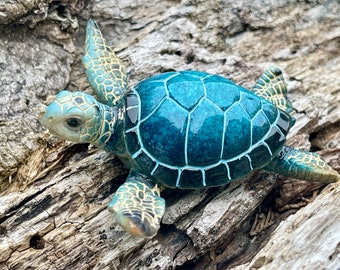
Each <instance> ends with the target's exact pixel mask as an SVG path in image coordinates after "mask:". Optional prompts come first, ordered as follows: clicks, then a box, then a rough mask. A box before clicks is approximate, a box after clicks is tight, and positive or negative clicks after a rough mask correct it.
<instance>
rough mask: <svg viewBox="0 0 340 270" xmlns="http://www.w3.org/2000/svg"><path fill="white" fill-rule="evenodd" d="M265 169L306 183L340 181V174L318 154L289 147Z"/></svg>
mask: <svg viewBox="0 0 340 270" xmlns="http://www.w3.org/2000/svg"><path fill="white" fill-rule="evenodd" d="M263 169H265V170H268V171H272V172H276V173H279V174H280V175H283V176H287V177H292V178H297V179H301V180H305V181H318V182H323V183H333V182H337V181H339V180H340V175H339V174H338V172H337V171H335V170H334V169H333V168H332V167H330V166H329V165H328V164H327V163H326V162H325V161H324V160H322V158H321V157H320V156H319V155H318V154H316V153H311V152H307V151H302V150H297V149H294V148H291V147H287V146H285V147H284V148H283V149H282V150H281V152H280V153H279V154H278V155H277V156H276V157H275V158H274V159H273V160H272V161H271V162H270V163H269V164H268V165H267V166H265V167H264V168H263Z"/></svg>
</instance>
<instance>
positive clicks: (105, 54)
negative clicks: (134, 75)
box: [82, 20, 127, 106]
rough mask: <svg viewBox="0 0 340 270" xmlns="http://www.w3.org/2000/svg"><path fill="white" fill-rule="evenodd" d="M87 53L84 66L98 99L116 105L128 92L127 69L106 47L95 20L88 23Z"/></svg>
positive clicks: (83, 60) (84, 57)
mask: <svg viewBox="0 0 340 270" xmlns="http://www.w3.org/2000/svg"><path fill="white" fill-rule="evenodd" d="M85 52H86V54H85V55H84V56H83V59H82V62H83V66H84V68H85V73H86V76H87V79H88V81H89V83H90V85H91V87H92V89H93V91H94V92H95V94H96V96H97V98H98V99H99V100H100V101H101V102H103V103H105V104H107V105H109V106H113V105H116V104H117V102H118V100H120V99H121V98H122V97H123V94H124V93H125V92H126V90H127V75H126V68H125V66H124V64H123V62H122V61H121V60H120V59H119V58H118V57H117V56H116V54H115V53H114V51H113V50H112V49H111V48H110V47H109V46H107V45H106V43H105V40H104V38H103V36H102V33H101V32H100V30H99V28H98V26H97V24H96V22H95V21H93V20H89V22H88V23H87V27H86V41H85Z"/></svg>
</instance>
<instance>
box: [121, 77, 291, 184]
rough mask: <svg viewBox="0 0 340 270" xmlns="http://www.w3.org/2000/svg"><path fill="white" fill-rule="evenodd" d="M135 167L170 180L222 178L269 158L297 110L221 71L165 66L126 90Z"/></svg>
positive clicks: (128, 139)
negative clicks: (277, 104) (167, 68)
mask: <svg viewBox="0 0 340 270" xmlns="http://www.w3.org/2000/svg"><path fill="white" fill-rule="evenodd" d="M125 98H126V127H125V128H126V130H125V141H126V146H127V151H128V152H129V154H130V155H131V158H132V162H131V164H133V165H132V167H134V168H133V169H135V170H137V171H139V172H141V173H143V174H145V175H147V176H148V177H150V178H151V179H152V180H153V181H154V182H156V183H159V184H161V185H164V186H167V187H178V188H201V187H207V186H219V185H223V184H226V183H227V182H229V181H231V180H233V179H237V178H240V177H243V176H245V175H247V174H248V173H249V172H250V171H252V170H254V169H258V168H261V167H263V166H265V165H266V164H268V163H269V162H270V161H271V159H272V158H273V157H274V156H275V155H276V154H277V153H278V151H279V150H280V149H281V148H282V147H283V145H284V143H285V140H286V134H287V133H288V131H289V129H290V127H291V121H292V120H291V117H290V116H289V115H288V114H287V113H286V112H284V111H281V110H279V109H278V108H277V107H275V106H274V105H273V104H272V103H270V102H269V101H267V100H265V99H263V98H260V97H259V96H257V95H255V94H254V93H252V92H250V91H248V90H247V89H245V88H243V87H241V86H239V85H236V84H235V83H234V82H232V81H230V80H228V79H225V78H223V77H221V76H218V75H211V74H207V73H203V72H198V71H182V72H168V73H163V74H160V75H157V76H154V77H151V78H148V79H146V80H144V81H141V82H140V83H139V84H137V85H136V86H135V87H133V88H132V89H131V90H130V91H129V92H128V93H127V95H126V97H125Z"/></svg>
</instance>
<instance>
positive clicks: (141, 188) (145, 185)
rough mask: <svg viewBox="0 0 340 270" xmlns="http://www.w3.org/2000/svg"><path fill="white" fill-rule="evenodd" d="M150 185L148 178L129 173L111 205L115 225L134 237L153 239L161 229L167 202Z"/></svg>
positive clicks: (155, 186) (155, 187)
mask: <svg viewBox="0 0 340 270" xmlns="http://www.w3.org/2000/svg"><path fill="white" fill-rule="evenodd" d="M151 186H152V184H151V183H150V181H149V180H148V179H147V178H146V177H145V176H143V175H141V174H135V173H133V172H130V174H129V176H128V178H127V181H126V182H125V183H124V184H123V185H121V186H120V187H119V188H118V190H117V191H116V194H115V195H114V197H113V199H112V201H111V202H110V203H109V205H108V209H109V211H110V212H112V213H113V214H114V216H115V218H116V222H117V223H118V224H119V225H120V226H121V227H123V229H124V230H125V231H127V232H129V233H130V234H132V235H135V236H139V237H151V236H153V235H155V234H156V233H157V231H158V229H159V226H160V221H161V219H162V217H163V215H164V212H165V201H164V199H163V198H161V197H160V196H159V189H158V188H157V185H153V187H151Z"/></svg>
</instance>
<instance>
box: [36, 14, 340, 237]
mask: <svg viewBox="0 0 340 270" xmlns="http://www.w3.org/2000/svg"><path fill="white" fill-rule="evenodd" d="M85 49H86V55H85V56H84V57H83V65H84V68H85V72H86V76H87V78H88V80H89V83H90V85H91V87H92V89H93V91H94V92H95V94H96V96H97V98H98V100H99V101H100V102H98V101H97V100H96V99H95V98H94V97H93V96H91V95H88V94H85V93H82V92H69V91H65V90H64V91H61V92H60V93H59V94H58V95H57V96H56V100H55V101H54V102H53V103H51V104H50V105H49V106H48V108H47V110H46V113H45V115H44V116H43V118H42V124H43V125H44V126H45V127H47V128H48V129H49V130H50V132H51V133H52V134H55V135H57V136H58V137H61V138H63V139H65V140H69V141H73V142H78V143H91V144H93V145H95V146H98V147H100V148H102V149H104V150H106V151H108V152H111V153H113V154H115V155H117V156H118V157H119V158H120V160H121V161H122V162H123V163H124V164H125V165H126V166H127V167H128V168H129V169H130V173H129V175H128V177H127V180H126V182H125V183H124V184H122V185H121V186H120V187H119V188H118V190H117V192H116V193H115V195H114V197H113V199H112V201H111V202H110V204H109V205H108V209H109V210H110V211H111V212H112V213H113V214H114V216H115V218H116V222H117V223H118V224H120V225H121V226H122V227H123V228H124V229H125V230H126V231H128V232H129V233H131V234H132V235H136V236H140V237H151V236H153V235H154V234H155V233H156V232H157V231H158V229H159V226H160V221H161V219H162V216H163V214H164V211H165V201H164V199H163V198H161V197H160V188H181V189H199V188H207V187H212V186H220V185H225V184H227V183H228V182H230V181H232V180H234V179H238V178H241V177H243V176H246V175H247V174H249V173H250V172H251V171H253V170H255V169H261V168H262V169H264V170H268V171H273V172H276V173H279V174H281V175H284V176H288V177H293V178H298V179H302V180H307V181H320V182H325V183H330V182H336V181H338V180H339V178H340V176H339V174H338V173H337V172H336V171H335V170H333V169H332V168H331V167H330V166H329V165H327V164H326V163H325V162H324V161H323V160H322V159H321V158H320V156H318V155H317V154H315V153H310V152H306V151H301V150H296V149H293V148H291V147H288V146H285V145H284V144H285V140H286V136H287V133H288V131H289V129H290V128H291V127H292V125H293V124H294V119H293V118H292V117H291V116H290V115H289V113H290V111H291V110H292V107H291V104H290V102H289V101H288V100H287V98H286V92H287V89H286V84H285V82H284V80H283V76H282V72H281V70H280V69H279V68H277V67H269V68H268V69H267V70H266V71H265V72H264V73H263V75H262V76H261V77H260V78H259V80H258V81H257V82H256V84H255V86H254V89H253V91H252V92H251V91H249V90H247V89H245V88H243V87H241V86H239V85H237V84H235V83H234V82H232V81H230V80H228V79H225V78H223V77H221V76H218V75H211V74H208V73H205V72H200V71H180V72H167V73H162V74H160V75H156V76H153V77H150V78H148V79H146V80H143V81H141V82H140V83H138V84H137V85H136V86H134V87H132V88H128V86H127V74H126V68H125V67H124V65H123V63H122V61H121V60H120V59H119V58H118V57H117V56H116V55H115V53H114V52H113V50H112V49H111V48H110V47H109V46H107V45H106V43H105V40H104V38H103V36H102V34H101V32H100V30H99V28H98V26H97V24H96V23H95V22H94V21H93V20H90V21H89V22H88V24H87V29H86V48H85Z"/></svg>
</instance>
